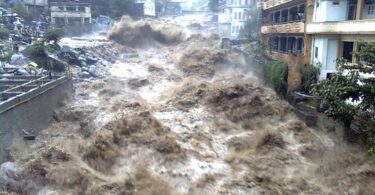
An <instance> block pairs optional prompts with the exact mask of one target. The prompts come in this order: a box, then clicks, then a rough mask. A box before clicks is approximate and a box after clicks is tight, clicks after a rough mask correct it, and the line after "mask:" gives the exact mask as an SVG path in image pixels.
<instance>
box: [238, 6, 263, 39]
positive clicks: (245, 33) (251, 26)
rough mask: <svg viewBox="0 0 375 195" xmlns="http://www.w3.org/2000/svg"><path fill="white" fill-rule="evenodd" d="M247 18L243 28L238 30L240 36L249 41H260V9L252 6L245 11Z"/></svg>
mask: <svg viewBox="0 0 375 195" xmlns="http://www.w3.org/2000/svg"><path fill="white" fill-rule="evenodd" d="M246 15H247V20H246V23H245V26H244V28H243V29H242V30H241V31H240V36H241V37H243V38H246V39H248V40H249V41H251V42H253V41H260V38H261V36H260V20H259V15H260V10H259V9H257V8H252V9H250V10H249V11H247V13H246Z"/></svg>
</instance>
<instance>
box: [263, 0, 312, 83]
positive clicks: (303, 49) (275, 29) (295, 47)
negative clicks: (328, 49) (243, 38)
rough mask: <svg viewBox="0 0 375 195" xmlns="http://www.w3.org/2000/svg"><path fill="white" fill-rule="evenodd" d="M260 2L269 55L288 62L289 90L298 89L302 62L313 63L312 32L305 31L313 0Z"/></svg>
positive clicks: (310, 17) (269, 0) (310, 18)
mask: <svg viewBox="0 0 375 195" xmlns="http://www.w3.org/2000/svg"><path fill="white" fill-rule="evenodd" d="M259 5H260V7H261V9H262V15H263V21H262V27H261V34H262V41H263V43H264V44H268V51H267V54H268V56H269V57H270V58H272V59H274V60H280V61H286V62H287V63H288V89H289V90H295V89H297V88H298V87H299V86H300V83H301V77H302V74H301V71H300V67H301V65H304V64H308V63H310V53H311V35H308V34H306V32H305V26H306V23H309V22H311V21H312V18H313V11H314V8H313V6H314V1H313V0H267V1H263V2H262V3H260V4H259Z"/></svg>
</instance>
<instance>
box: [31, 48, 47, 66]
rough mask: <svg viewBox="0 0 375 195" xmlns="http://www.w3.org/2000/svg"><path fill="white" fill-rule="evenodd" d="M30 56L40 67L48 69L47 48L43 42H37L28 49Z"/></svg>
mask: <svg viewBox="0 0 375 195" xmlns="http://www.w3.org/2000/svg"><path fill="white" fill-rule="evenodd" d="M28 55H29V57H30V59H31V60H33V61H35V62H36V63H37V64H38V65H39V66H41V67H43V68H46V67H47V57H48V56H47V54H46V52H45V46H44V43H43V42H35V43H34V44H33V45H32V46H30V48H29V49H28Z"/></svg>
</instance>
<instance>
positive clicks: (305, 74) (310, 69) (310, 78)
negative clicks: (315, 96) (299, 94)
mask: <svg viewBox="0 0 375 195" xmlns="http://www.w3.org/2000/svg"><path fill="white" fill-rule="evenodd" d="M319 74H320V69H319V68H318V67H316V66H314V65H311V64H305V65H303V68H302V79H301V88H302V91H303V92H305V93H308V94H310V91H311V89H312V86H313V84H315V83H317V82H318V77H319Z"/></svg>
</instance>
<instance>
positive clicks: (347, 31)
mask: <svg viewBox="0 0 375 195" xmlns="http://www.w3.org/2000/svg"><path fill="white" fill-rule="evenodd" d="M314 5H315V7H314V15H313V21H312V22H311V23H309V24H307V25H306V33H307V34H310V35H312V45H311V46H312V51H311V62H312V63H313V64H320V65H321V74H320V79H325V78H327V77H329V75H330V74H331V73H333V72H335V71H336V69H337V67H336V59H337V58H340V57H343V58H345V59H346V60H348V61H349V63H352V64H357V63H358V60H360V59H356V58H355V57H354V56H353V52H356V51H358V50H359V49H360V48H359V47H358V41H359V40H363V41H365V42H375V11H374V7H375V1H371V0H341V1H322V0H316V1H315V4H314Z"/></svg>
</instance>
